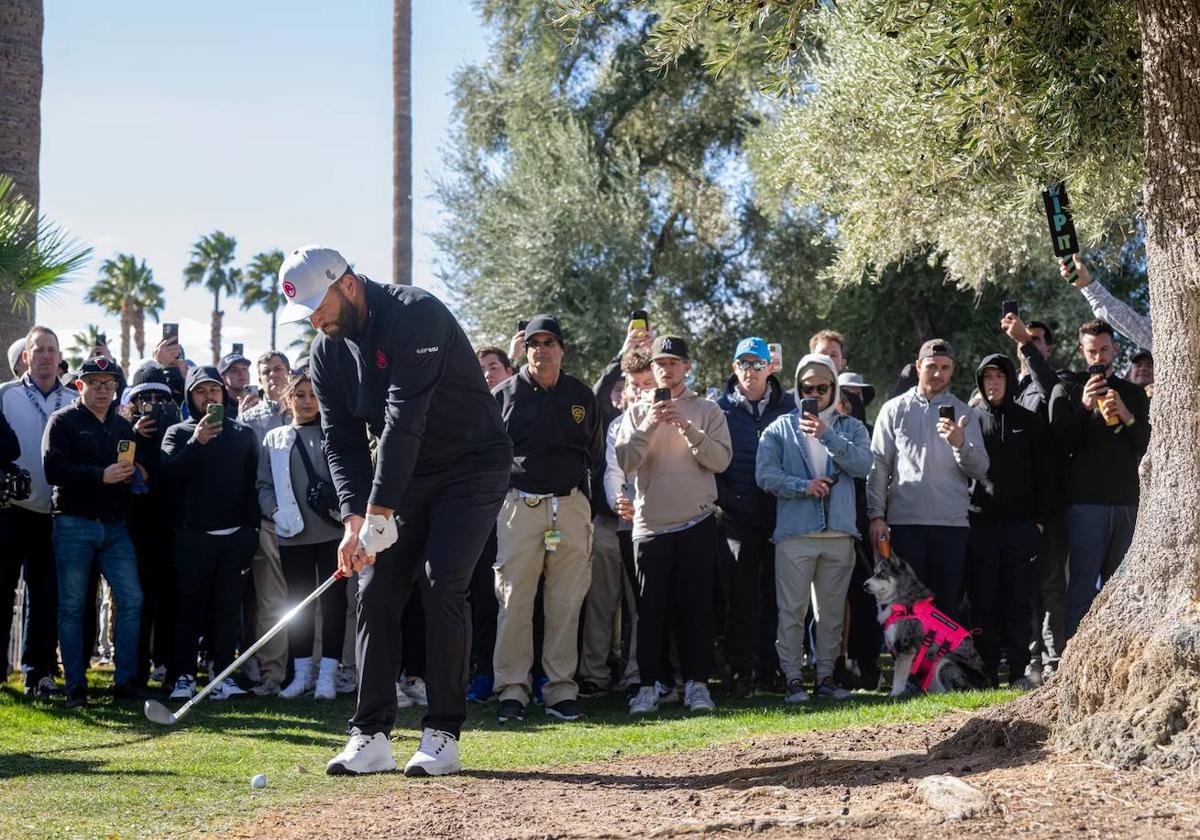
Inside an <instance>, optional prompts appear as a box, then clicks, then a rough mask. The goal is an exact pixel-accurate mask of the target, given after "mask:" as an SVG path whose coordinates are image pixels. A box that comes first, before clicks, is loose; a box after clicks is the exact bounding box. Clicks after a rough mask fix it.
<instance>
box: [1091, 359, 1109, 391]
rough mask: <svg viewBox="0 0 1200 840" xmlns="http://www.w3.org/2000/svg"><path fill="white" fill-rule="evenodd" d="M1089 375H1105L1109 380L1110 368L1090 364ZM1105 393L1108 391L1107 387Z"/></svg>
mask: <svg viewBox="0 0 1200 840" xmlns="http://www.w3.org/2000/svg"><path fill="white" fill-rule="evenodd" d="M1087 375H1088V378H1089V379H1090V378H1091V377H1093V376H1103V377H1104V378H1105V381H1107V380H1108V368H1106V367H1105V366H1104V365H1088V369H1087ZM1103 393H1108V390H1107V389H1105V391H1104V392H1103Z"/></svg>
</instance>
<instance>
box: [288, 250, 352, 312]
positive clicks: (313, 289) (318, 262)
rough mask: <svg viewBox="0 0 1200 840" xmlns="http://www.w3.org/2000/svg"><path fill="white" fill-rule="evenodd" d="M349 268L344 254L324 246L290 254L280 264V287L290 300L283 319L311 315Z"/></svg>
mask: <svg viewBox="0 0 1200 840" xmlns="http://www.w3.org/2000/svg"><path fill="white" fill-rule="evenodd" d="M349 269H350V264H349V263H348V262H346V258H345V257H343V256H342V255H341V254H339V253H338V252H337V251H335V250H333V249H332V248H326V247H325V246H324V245H303V246H301V247H299V248H297V249H296V250H294V251H292V253H290V254H288V256H287V259H285V260H284V261H283V265H281V266H279V289H280V291H282V292H283V296H284V298H285V299H286V300H287V306H285V307H284V308H283V311H282V312H280V313H279V320H280V322H281V323H284V324H290V323H292V322H293V321H300V320H302V319H304V318H307V317H308V316H309V315H312V314H313V310H314V309H316V308H317V307H318V306H320V305H321V301H322V300H323V299H324V298H325V293H326V292H328V291H329V287H330V286H332V285H333V284H334V283H336V282H337V281H338V279H339V278H340V277H341V276H342V275H343V274H345V273H346V272H347V271H348V270H349Z"/></svg>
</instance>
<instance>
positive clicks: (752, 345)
mask: <svg viewBox="0 0 1200 840" xmlns="http://www.w3.org/2000/svg"><path fill="white" fill-rule="evenodd" d="M742 356H757V357H758V358H760V359H762V360H763V361H764V362H769V361H771V351H770V349H769V348H768V347H767V342H766V341H764V340H763V339H761V338H758V337H751V338H743V339H742V340H741V341H739V342H738V346H737V349H736V350H734V351H733V360H734V361H735V362H736V361H737V360H738V359H740V358H741V357H742Z"/></svg>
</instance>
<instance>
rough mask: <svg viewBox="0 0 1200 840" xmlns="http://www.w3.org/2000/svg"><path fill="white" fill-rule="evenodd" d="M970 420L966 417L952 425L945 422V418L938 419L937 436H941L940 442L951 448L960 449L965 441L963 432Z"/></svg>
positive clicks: (949, 422)
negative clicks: (944, 442)
mask: <svg viewBox="0 0 1200 840" xmlns="http://www.w3.org/2000/svg"><path fill="white" fill-rule="evenodd" d="M970 420H971V418H970V417H968V416H967V415H965V414H964V415H963V416H962V417H959V418H958V422H957V423H954V422H952V421H950V420H947V419H946V418H945V417H939V418H938V434H939V435H941V436H942V440H944V441H946V443H948V444H950V445H951V446H953V447H954V448H955V449H959V448H961V447H962V445H963V444H964V443H966V441H967V434H966V432H965V431H964V430H965V429H966V428H967V423H969V422H970Z"/></svg>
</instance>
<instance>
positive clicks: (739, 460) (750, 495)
mask: <svg viewBox="0 0 1200 840" xmlns="http://www.w3.org/2000/svg"><path fill="white" fill-rule="evenodd" d="M763 400H765V402H766V405H764V406H762V412H761V413H760V414H755V413H754V412H752V411H751V410H750V405H749V403H747V402H746V400H744V399H743V398H742V397H741V395H740V394H739V393H738V391H737V376H731V377H729V379H728V380H727V381H726V382H725V393H723V394H722V395H721V397H720V399H718V400H717V405H719V406H720V407H721V411H722V412H724V413H725V422H726V423H727V424H728V425H729V439H730V442H731V443H732V444H733V458H732V460H731V461H730V462H729V467H728V468H727V469H726V470H725V472H723V473H718V475H717V505H718V506H719V507H720V509H721V524H722V525H724V526H725V529H726V530H727V531H729V532H731V534H734V533H735V532H737V531H738V530H740V529H745V530H753V531H758V532H760V533H762V534H763V535H764V536H770V535H771V532H772V531H774V530H775V497H774V496H772V495H770V494H768V493H766V492H764V491H763V490H762V488H760V487H759V486H758V482H757V481H756V480H755V478H754V469H755V464H756V462H757V457H758V439H759V438H761V437H762V433H763V431H764V430H766V428H767V426H770V425H771V423H772V421H774V420H775V418H777V417H780V416H782V415H784V414H787V413H788V412H789V411H792V410H794V409H795V408H796V398H795V397H794V396H792V394H790V393H788V392H787V391H785V390H784V389H783V386H782V385H780V384H779V380H778V379H776V378H775V376H769V377H767V394H766V396H765V397H763Z"/></svg>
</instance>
